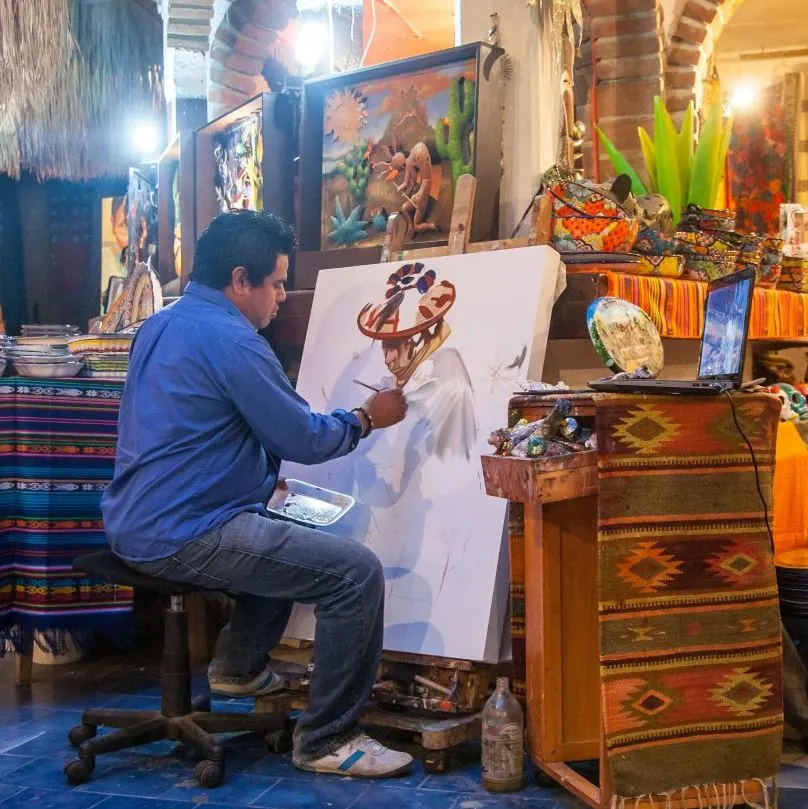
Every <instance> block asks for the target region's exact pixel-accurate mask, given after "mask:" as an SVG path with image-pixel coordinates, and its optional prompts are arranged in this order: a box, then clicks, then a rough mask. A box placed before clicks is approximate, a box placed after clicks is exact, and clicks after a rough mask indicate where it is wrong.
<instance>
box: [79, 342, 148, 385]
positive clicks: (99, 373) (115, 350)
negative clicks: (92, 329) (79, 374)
mask: <svg viewBox="0 0 808 809" xmlns="http://www.w3.org/2000/svg"><path fill="white" fill-rule="evenodd" d="M132 339H133V338H132V336H131V335H122V334H86V335H82V336H80V337H74V338H72V339H71V340H69V341H68V344H67V347H68V350H69V351H70V352H71V353H74V354H80V355H81V356H83V357H84V375H85V376H89V377H94V378H97V379H126V373H127V371H128V370H129V349H130V348H131V346H132Z"/></svg>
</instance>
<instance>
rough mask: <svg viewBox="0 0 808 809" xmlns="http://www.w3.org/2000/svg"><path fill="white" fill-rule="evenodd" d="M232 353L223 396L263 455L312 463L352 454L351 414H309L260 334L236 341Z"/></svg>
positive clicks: (354, 427) (358, 429) (355, 429)
mask: <svg viewBox="0 0 808 809" xmlns="http://www.w3.org/2000/svg"><path fill="white" fill-rule="evenodd" d="M237 349H238V351H237V353H236V354H234V356H233V357H232V362H231V363H230V364H229V367H228V369H227V371H226V374H225V381H226V386H227V392H228V394H229V396H230V398H231V399H232V400H233V403H234V404H235V406H236V407H237V408H238V410H239V411H240V412H241V414H242V416H243V417H244V419H245V421H246V422H247V424H249V426H250V428H251V429H252V430H253V431H254V432H255V435H256V436H257V437H258V440H259V441H260V442H261V445H262V446H263V447H264V449H265V450H266V451H267V452H268V453H270V454H272V455H275V456H277V457H279V458H282V459H283V460H287V461H293V462H295V463H302V464H317V463H322V462H324V461H328V460H330V459H331V458H339V457H340V456H342V455H347V454H348V453H349V452H351V451H352V450H354V449H356V446H357V444H358V443H359V439H360V437H361V434H362V425H361V423H360V422H359V419H358V418H357V417H356V415H355V414H354V413H346V412H345V411H344V410H335V411H334V412H333V413H331V414H330V415H325V414H322V413H313V412H312V410H311V407H310V406H309V404H308V402H307V401H306V400H305V399H303V397H302V396H299V395H298V394H297V392H296V391H295V389H294V388H293V387H292V385H291V383H290V382H289V379H288V378H287V376H286V374H285V373H284V372H283V368H282V367H281V364H280V362H279V361H278V358H277V357H276V356H275V354H274V353H273V352H272V350H271V348H270V347H269V345H267V343H266V342H265V341H264V339H263V338H262V337H260V336H259V335H257V334H256V335H254V336H252V337H246V338H244V339H242V340H240V341H239V343H238V345H237Z"/></svg>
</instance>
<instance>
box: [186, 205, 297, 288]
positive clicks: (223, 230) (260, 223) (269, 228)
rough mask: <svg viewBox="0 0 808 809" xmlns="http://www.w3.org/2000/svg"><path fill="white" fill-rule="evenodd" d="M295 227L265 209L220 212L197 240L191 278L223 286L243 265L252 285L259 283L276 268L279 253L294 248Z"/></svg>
mask: <svg viewBox="0 0 808 809" xmlns="http://www.w3.org/2000/svg"><path fill="white" fill-rule="evenodd" d="M295 246H296V244H295V231H294V228H292V226H291V225H290V224H289V223H288V222H286V221H285V220H283V219H281V218H280V217H279V216H275V215H274V214H271V213H264V212H263V211H228V212H227V213H223V214H219V216H217V217H216V218H215V219H214V220H213V221H212V222H211V223H210V224H209V225H208V226H207V227H206V228H205V230H203V231H202V235H201V236H200V237H199V238H198V239H197V240H196V247H195V249H194V269H193V272H192V273H191V280H192V281H197V282H198V283H200V284H204V285H205V286H209V287H213V288H214V289H224V288H225V287H226V286H227V285H228V284H229V283H230V282H231V281H232V277H233V270H234V269H235V268H236V267H244V269H245V270H246V271H247V278H248V279H249V281H250V284H251V285H252V286H254V287H255V286H260V285H261V284H262V283H263V282H264V279H265V278H266V277H267V276H268V275H271V274H272V272H273V271H274V270H275V262H276V261H277V260H278V256H288V255H291V254H292V253H293V252H294V250H295Z"/></svg>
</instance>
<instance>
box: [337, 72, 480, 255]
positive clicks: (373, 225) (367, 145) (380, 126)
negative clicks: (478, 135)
mask: <svg viewBox="0 0 808 809" xmlns="http://www.w3.org/2000/svg"><path fill="white" fill-rule="evenodd" d="M476 76H477V63H476V60H475V59H465V60H463V61H459V62H455V63H453V64H449V65H446V66H441V67H437V68H432V69H429V70H421V71H415V72H410V73H403V74H401V75H397V76H391V77H389V78H386V79H380V80H377V81H367V82H362V81H358V82H356V83H352V84H350V85H348V86H344V87H340V88H339V89H335V90H334V91H333V92H331V93H330V94H329V95H328V96H327V97H326V98H325V104H324V107H323V128H322V131H323V170H322V183H323V194H322V199H321V244H322V246H323V249H326V250H334V249H339V248H344V247H350V246H352V245H354V244H356V243H357V242H358V241H361V242H362V244H363V246H364V245H366V244H367V245H373V244H380V243H381V242H382V241H383V239H384V232H385V227H384V225H385V224H386V215H384V214H383V213H382V212H389V213H399V214H402V215H403V216H404V217H405V218H407V220H408V223H409V225H410V237H409V240H410V241H413V242H415V241H419V240H420V241H431V240H434V239H435V238H436V237H437V238H440V236H441V234H442V235H443V238H446V237H447V236H448V232H449V225H450V223H451V218H452V206H453V203H454V189H455V186H456V184H457V179H458V178H459V177H460V176H461V175H462V174H464V173H473V171H474V128H475V124H476V115H475V110H476V104H477V98H476ZM347 211H350V212H351V214H350V215H348V214H346V213H345V212H347ZM352 217H353V223H351V218H352ZM361 224H365V225H370V230H369V232H366V231H365V230H364V229H363V228H362V227H361ZM357 225H360V228H359V229H357V227H356V226H357Z"/></svg>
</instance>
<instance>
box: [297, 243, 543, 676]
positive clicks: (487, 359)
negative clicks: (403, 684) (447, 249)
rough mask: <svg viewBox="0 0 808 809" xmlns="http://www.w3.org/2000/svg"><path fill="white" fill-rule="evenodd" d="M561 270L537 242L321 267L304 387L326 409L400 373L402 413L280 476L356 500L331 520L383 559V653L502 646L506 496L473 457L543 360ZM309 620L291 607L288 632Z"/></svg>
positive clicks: (459, 652) (308, 626) (304, 633)
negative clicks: (347, 447) (488, 484)
mask: <svg viewBox="0 0 808 809" xmlns="http://www.w3.org/2000/svg"><path fill="white" fill-rule="evenodd" d="M558 272H559V263H558V255H557V254H556V253H555V252H554V251H552V250H551V249H549V248H545V247H531V248H524V249H519V250H511V251H508V259H507V261H504V260H503V259H502V258H501V257H498V258H496V259H494V258H493V257H492V255H491V254H486V253H478V254H474V255H461V256H447V257H444V258H437V259H433V260H430V261H427V262H424V263H421V262H415V263H391V264H382V265H378V264H377V265H372V266H365V267H352V268H348V269H332V270H326V271H324V272H321V273H320V275H319V279H318V282H317V289H316V292H315V296H314V305H313V308H312V314H311V320H310V323H309V329H308V334H307V338H306V346H305V350H304V353H303V360H302V364H301V369H300V375H299V377H298V385H297V388H298V391H299V392H300V393H301V394H302V395H303V396H304V397H305V398H306V399H307V400H308V401H309V402H310V403H311V405H312V408H313V409H315V410H318V411H321V412H322V411H331V410H334V409H336V408H340V407H341V408H346V409H349V408H351V407H356V406H358V405H361V404H362V402H363V401H364V400H365V399H366V398H367V395H368V392H367V390H365V389H364V388H362V387H360V386H358V385H357V384H356V382H355V381H354V380H359V381H361V382H363V383H365V384H366V385H372V386H374V387H383V386H387V387H392V386H395V385H397V386H399V387H402V388H403V390H404V392H405V394H406V396H407V400H408V402H409V413H408V415H407V418H406V419H405V420H404V422H402V423H401V424H399V425H397V426H395V427H393V428H390V429H389V430H380V431H378V432H375V433H372V434H371V436H370V437H369V438H367V439H365V440H364V441H362V442H361V443H360V445H359V447H358V448H357V450H355V451H354V452H353V453H351V454H350V455H348V456H346V457H344V458H340V459H337V460H334V461H330V462H328V463H326V464H322V465H320V466H313V467H302V466H295V465H293V464H284V466H283V469H282V474H283V475H284V476H285V477H289V478H297V479H301V480H305V481H308V482H311V483H314V484H317V485H320V486H323V487H325V488H328V489H332V490H336V491H340V492H346V493H349V494H351V495H352V496H353V497H355V498H356V500H357V503H356V506H354V508H353V509H352V510H351V511H350V512H348V515H347V516H346V517H345V519H344V520H343V521H342V522H339V523H337V524H336V525H334V526H333V527H332V528H330V529H328V530H329V531H330V532H331V533H334V534H338V535H340V536H342V537H346V538H352V539H354V540H356V541H359V542H362V543H365V544H367V545H368V546H369V547H370V548H372V549H373V551H374V552H375V553H376V554H377V555H378V556H379V558H380V559H381V561H382V564H383V566H384V570H385V578H386V581H387V590H386V609H385V648H386V649H388V650H391V651H406V652H420V653H423V654H431V655H439V656H449V657H457V658H463V659H470V660H492V659H496V658H497V656H498V654H499V641H500V637H501V631H502V621H503V619H504V613H503V610H502V609H497V603H499V604H500V606H501V603H502V602H501V600H500V601H499V602H497V598H498V596H503V595H505V596H506V595H507V556H505V557H504V558H501V550H502V538H503V532H504V527H505V510H506V503H505V502H504V501H503V500H499V499H496V498H492V497H489V496H487V495H486V494H485V488H484V482H483V477H482V469H481V464H480V455H481V454H487V453H489V452H490V449H491V448H490V447H489V446H488V444H487V440H488V436H489V435H490V433H491V432H492V431H493V430H494V429H496V428H498V427H501V426H502V425H503V423H505V421H506V419H507V412H508V402H509V400H510V398H511V396H512V394H513V391H514V390H515V384H516V380H518V379H524V378H525V377H527V376H528V374H529V373H534V374H535V373H536V372H537V369H538V372H539V373H540V371H541V366H542V365H543V362H544V352H545V349H546V342H547V334H548V326H549V319H550V312H551V309H552V305H553V301H554V297H555V290H556V282H557V278H558ZM498 573H499V575H498ZM498 586H500V589H499V590H498V589H497V588H498ZM313 626H314V619H313V616H312V614H311V613H310V612H309V611H307V610H304V609H299V610H298V611H296V613H295V615H294V616H293V619H292V623H291V625H290V629H289V635H290V636H291V637H300V638H307V639H310V638H311V637H313Z"/></svg>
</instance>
